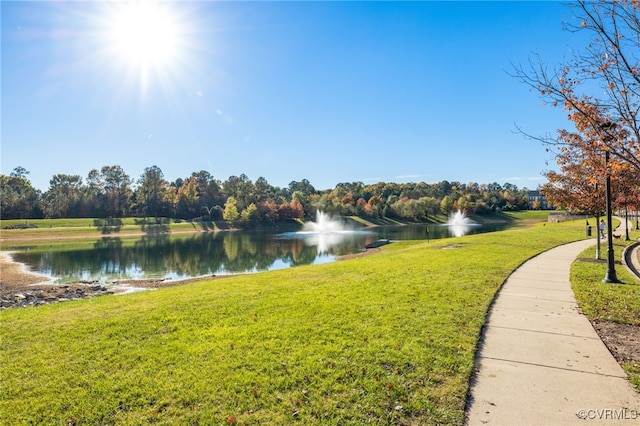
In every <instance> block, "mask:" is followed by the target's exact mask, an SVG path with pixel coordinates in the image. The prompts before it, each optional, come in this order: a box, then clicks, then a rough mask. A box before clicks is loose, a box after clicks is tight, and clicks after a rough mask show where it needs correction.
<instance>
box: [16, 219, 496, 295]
mask: <svg viewBox="0 0 640 426" xmlns="http://www.w3.org/2000/svg"><path fill="white" fill-rule="evenodd" d="M446 228H447V227H443V226H440V225H430V226H428V227H427V226H425V225H415V226H385V227H379V228H372V229H371V230H365V231H362V230H358V231H340V232H326V233H318V232H291V233H281V234H274V233H268V232H218V233H202V234H197V235H193V234H189V235H176V236H169V235H157V236H144V237H140V238H118V237H106V238H101V239H99V240H97V241H93V242H90V243H87V242H82V243H77V244H73V245H70V244H64V245H63V246H56V245H49V244H43V245H34V246H29V247H18V248H15V249H13V251H15V253H14V258H15V260H16V261H18V262H21V263H24V264H26V265H27V266H28V267H29V268H30V269H31V270H33V271H36V272H39V273H42V274H46V275H49V276H52V277H57V278H58V280H57V282H59V283H64V282H71V281H78V280H86V281H93V280H97V281H100V282H108V281H113V280H121V279H131V278H134V279H136V278H158V279H159V278H170V279H183V278H189V277H196V276H203V275H225V274H236V273H247V272H258V271H268V270H274V269H283V268H289V267H294V266H298V265H309V264H317V263H325V262H330V261H333V260H334V259H335V258H336V257H337V256H342V255H347V254H351V253H357V252H359V251H362V250H364V247H365V246H366V245H367V244H370V243H372V242H374V241H376V240H378V239H380V238H384V239H390V240H415V239H419V240H424V239H437V238H447V237H448V236H449V235H448V230H447V229H446ZM474 228H478V229H474V230H473V232H488V231H490V230H497V229H490V228H486V227H485V226H483V227H474ZM501 228H502V229H504V228H505V225H502V227H501Z"/></svg>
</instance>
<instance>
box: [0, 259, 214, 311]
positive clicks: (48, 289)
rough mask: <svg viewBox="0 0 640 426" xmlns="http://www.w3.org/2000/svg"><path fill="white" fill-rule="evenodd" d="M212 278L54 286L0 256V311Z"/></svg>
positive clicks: (212, 276) (94, 282) (81, 282)
mask: <svg viewBox="0 0 640 426" xmlns="http://www.w3.org/2000/svg"><path fill="white" fill-rule="evenodd" d="M212 278H221V277H220V276H215V275H210V276H203V277H196V278H188V279H184V280H170V279H163V278H156V279H136V280H133V279H131V280H118V281H111V282H109V283H107V284H103V283H99V282H97V281H79V282H74V283H69V284H62V285H58V284H54V283H53V282H54V279H53V278H52V277H48V276H46V275H39V274H35V273H33V272H31V271H29V270H27V269H26V268H25V267H24V265H22V264H20V263H18V262H14V261H13V259H12V258H11V254H10V253H7V252H0V309H6V308H18V307H29V306H40V305H46V304H50V303H58V302H66V301H69V300H77V299H86V298H89V297H97V296H103V295H107V294H124V293H130V292H134V291H140V290H150V289H154V288H162V287H170V286H175V285H181V284H186V283H189V282H193V281H198V280H202V279H212Z"/></svg>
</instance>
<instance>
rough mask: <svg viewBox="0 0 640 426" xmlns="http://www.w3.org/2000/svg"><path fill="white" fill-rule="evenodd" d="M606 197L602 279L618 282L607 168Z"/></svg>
mask: <svg viewBox="0 0 640 426" xmlns="http://www.w3.org/2000/svg"><path fill="white" fill-rule="evenodd" d="M604 163H605V166H606V167H608V166H609V150H607V151H605V153H604ZM606 197H607V201H606V203H607V205H606V208H607V273H606V274H605V276H604V279H603V280H602V282H603V283H618V282H620V281H619V280H618V277H617V276H616V269H615V263H614V258H613V256H614V255H613V234H612V232H613V227H612V226H611V174H610V173H609V170H607V180H606Z"/></svg>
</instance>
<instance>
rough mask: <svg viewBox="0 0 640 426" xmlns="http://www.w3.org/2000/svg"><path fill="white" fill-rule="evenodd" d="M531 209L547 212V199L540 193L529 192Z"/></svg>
mask: <svg viewBox="0 0 640 426" xmlns="http://www.w3.org/2000/svg"><path fill="white" fill-rule="evenodd" d="M529 208H530V209H534V208H537V209H540V210H547V209H548V208H549V206H548V205H547V198H546V197H545V196H544V195H542V194H541V193H540V191H529Z"/></svg>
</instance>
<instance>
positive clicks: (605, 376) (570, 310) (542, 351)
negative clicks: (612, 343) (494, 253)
mask: <svg viewBox="0 0 640 426" xmlns="http://www.w3.org/2000/svg"><path fill="white" fill-rule="evenodd" d="M593 244H595V241H594V240H593V239H591V240H585V241H579V242H576V243H571V244H567V245H564V246H560V247H556V248H554V249H552V250H549V251H547V252H545V253H542V254H540V255H538V256H537V257H535V258H533V259H531V260H529V261H528V262H526V263H525V264H524V265H522V266H521V267H520V268H518V269H517V270H516V271H515V272H514V273H513V274H512V275H511V276H510V277H509V279H508V280H507V281H506V282H505V284H504V286H503V287H502V289H501V290H500V292H499V294H498V296H497V297H496V300H495V302H494V304H493V306H492V308H491V311H490V316H489V318H488V321H487V326H486V329H485V333H484V336H483V338H482V340H481V342H480V349H479V354H478V358H477V360H476V370H477V371H476V376H475V378H474V380H473V382H472V384H471V397H470V400H469V402H468V404H467V424H468V425H487V424H488V425H573V424H576V425H584V424H592V425H600V424H604V425H607V426H608V425H627V426H630V425H636V424H640V393H638V392H637V391H636V390H635V389H634V388H633V387H632V386H631V384H630V383H629V382H628V380H627V375H626V373H625V372H624V371H623V370H622V368H621V367H620V366H619V365H618V363H617V362H616V361H615V359H614V358H613V356H612V355H611V353H610V352H609V350H608V349H607V348H606V346H605V345H604V344H603V343H602V341H601V340H600V338H599V337H598V335H597V334H596V332H595V330H594V329H593V327H592V326H591V323H590V322H589V320H588V319H587V318H586V317H585V316H584V315H582V314H581V313H580V312H579V309H578V305H577V302H576V300H575V297H574V295H573V291H572V290H571V284H570V282H569V270H570V265H571V263H572V262H573V261H574V260H575V258H576V257H577V255H578V254H579V253H580V252H582V251H583V250H585V249H586V248H588V247H589V246H592V245H593ZM612 285H615V284H612Z"/></svg>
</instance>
